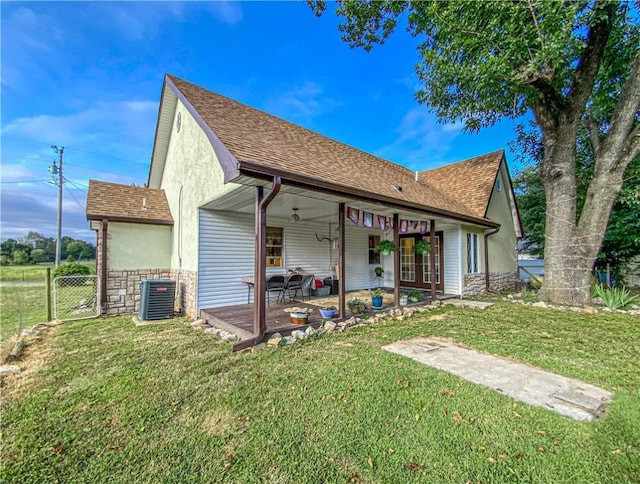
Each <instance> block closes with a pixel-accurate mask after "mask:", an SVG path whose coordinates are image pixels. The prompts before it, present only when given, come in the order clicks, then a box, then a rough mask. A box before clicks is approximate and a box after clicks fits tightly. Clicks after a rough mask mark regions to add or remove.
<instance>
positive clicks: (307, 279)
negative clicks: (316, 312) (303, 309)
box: [300, 274, 315, 301]
mask: <svg viewBox="0 0 640 484" xmlns="http://www.w3.org/2000/svg"><path fill="white" fill-rule="evenodd" d="M314 279H315V276H314V275H313V274H307V275H306V276H304V279H303V280H302V283H301V284H300V285H301V286H302V289H301V292H300V294H302V300H303V301H304V291H305V290H306V291H307V300H309V301H311V289H312V285H313V281H314Z"/></svg>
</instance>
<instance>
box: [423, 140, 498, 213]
mask: <svg viewBox="0 0 640 484" xmlns="http://www.w3.org/2000/svg"><path fill="white" fill-rule="evenodd" d="M503 157H504V150H500V151H495V152H493V153H488V154H486V155H482V156H476V157H475V158H469V159H468V160H464V161H460V162H458V163H453V164H451V165H445V166H442V167H440V168H434V169H433V170H428V171H423V172H422V173H420V179H421V180H425V181H427V182H429V183H431V185H433V186H436V187H438V188H439V189H440V190H442V191H444V192H447V193H448V194H450V195H451V196H453V197H454V198H455V199H456V200H458V201H460V202H462V203H464V204H465V205H466V206H467V207H469V209H471V211H472V212H473V214H474V215H476V216H477V217H484V216H486V213H487V208H488V206H489V199H490V198H491V192H492V191H493V184H494V182H495V179H496V175H497V173H498V169H499V168H500V162H501V161H502V158H503Z"/></svg>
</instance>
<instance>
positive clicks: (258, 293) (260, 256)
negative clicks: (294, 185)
mask: <svg viewBox="0 0 640 484" xmlns="http://www.w3.org/2000/svg"><path fill="white" fill-rule="evenodd" d="M281 184H282V179H281V178H280V177H279V176H274V177H273V185H272V187H271V191H270V192H269V194H268V195H267V196H266V197H265V198H263V188H262V187H256V214H255V231H256V241H255V246H256V256H255V259H254V267H255V272H254V290H253V305H254V306H253V332H254V336H253V337H252V338H249V339H245V340H243V341H239V342H238V343H236V344H235V345H233V347H232V349H231V351H238V350H242V349H244V348H248V347H250V346H254V345H256V344H258V343H261V342H262V340H263V339H264V335H265V333H266V330H267V324H266V321H265V316H266V301H265V290H266V286H267V268H266V253H267V207H268V206H269V204H270V203H271V202H272V201H273V199H274V198H275V197H276V195H277V194H278V192H279V191H280V186H281Z"/></svg>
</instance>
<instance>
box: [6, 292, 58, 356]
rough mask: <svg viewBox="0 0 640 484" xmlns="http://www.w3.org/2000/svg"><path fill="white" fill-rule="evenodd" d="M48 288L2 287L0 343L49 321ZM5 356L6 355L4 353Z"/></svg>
mask: <svg viewBox="0 0 640 484" xmlns="http://www.w3.org/2000/svg"><path fill="white" fill-rule="evenodd" d="M46 298H47V293H46V286H45V285H41V286H20V287H12V286H7V287H5V286H0V341H2V345H3V347H4V343H5V342H7V341H9V340H10V339H11V338H12V337H13V336H15V335H16V334H17V333H18V331H19V330H20V329H24V328H27V327H29V326H33V325H34V324H38V323H41V322H43V321H46V319H47V299H46ZM3 354H4V353H3Z"/></svg>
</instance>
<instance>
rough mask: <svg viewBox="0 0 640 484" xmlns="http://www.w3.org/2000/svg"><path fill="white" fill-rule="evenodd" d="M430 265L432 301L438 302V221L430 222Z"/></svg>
mask: <svg viewBox="0 0 640 484" xmlns="http://www.w3.org/2000/svg"><path fill="white" fill-rule="evenodd" d="M429 244H431V252H429V265H430V266H431V300H432V301H435V300H436V221H435V220H429Z"/></svg>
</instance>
